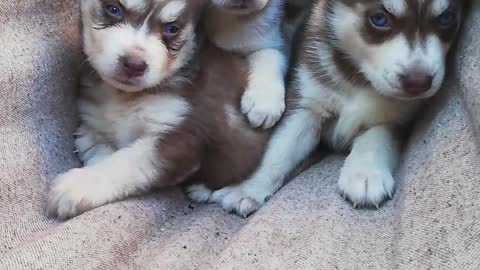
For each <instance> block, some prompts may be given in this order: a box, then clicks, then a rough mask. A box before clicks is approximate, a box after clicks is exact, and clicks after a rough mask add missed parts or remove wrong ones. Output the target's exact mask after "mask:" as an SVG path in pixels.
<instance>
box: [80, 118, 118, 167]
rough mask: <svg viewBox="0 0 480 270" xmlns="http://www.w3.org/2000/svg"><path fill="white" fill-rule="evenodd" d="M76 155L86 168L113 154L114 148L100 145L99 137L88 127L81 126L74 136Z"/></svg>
mask: <svg viewBox="0 0 480 270" xmlns="http://www.w3.org/2000/svg"><path fill="white" fill-rule="evenodd" d="M74 136H75V153H77V155H78V158H79V159H80V160H81V161H82V162H83V164H85V165H86V166H90V165H93V164H96V163H98V162H99V161H101V160H103V159H104V158H105V157H107V156H110V155H112V154H113V152H114V150H113V148H112V147H110V146H109V145H106V144H102V143H100V140H99V137H98V135H95V133H94V132H92V131H91V130H89V128H88V127H87V126H84V125H82V126H80V127H79V128H78V129H77V131H76V132H75V134H74Z"/></svg>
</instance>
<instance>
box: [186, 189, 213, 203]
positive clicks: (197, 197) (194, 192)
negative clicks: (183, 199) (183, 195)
mask: <svg viewBox="0 0 480 270" xmlns="http://www.w3.org/2000/svg"><path fill="white" fill-rule="evenodd" d="M186 192H187V195H188V197H189V198H190V199H191V200H192V201H194V202H196V203H205V202H208V200H209V199H210V196H211V195H212V191H211V190H210V189H209V188H207V187H206V186H205V185H191V186H189V187H187V190H186Z"/></svg>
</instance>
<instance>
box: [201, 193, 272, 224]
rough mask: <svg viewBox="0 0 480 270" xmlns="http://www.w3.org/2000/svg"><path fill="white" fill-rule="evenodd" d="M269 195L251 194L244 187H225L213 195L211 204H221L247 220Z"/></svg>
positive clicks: (228, 210)
mask: <svg viewBox="0 0 480 270" xmlns="http://www.w3.org/2000/svg"><path fill="white" fill-rule="evenodd" d="M268 197H269V195H264V194H261V193H258V192H257V193H255V192H249V191H248V190H247V189H245V188H243V187H242V186H232V187H225V188H222V189H220V190H217V191H215V192H213V193H212V195H211V196H210V202H213V203H217V204H219V205H220V206H221V207H222V208H223V209H225V210H226V211H227V212H235V213H237V214H238V215H240V216H242V217H244V218H246V217H248V216H249V215H250V214H252V213H253V212H255V211H257V210H258V209H259V208H260V207H261V206H262V205H263V204H264V203H265V201H266V200H267V199H268Z"/></svg>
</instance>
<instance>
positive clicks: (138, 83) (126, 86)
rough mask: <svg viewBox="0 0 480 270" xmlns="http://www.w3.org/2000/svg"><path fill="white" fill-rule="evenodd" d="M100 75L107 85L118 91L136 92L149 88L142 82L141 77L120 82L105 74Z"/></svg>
mask: <svg viewBox="0 0 480 270" xmlns="http://www.w3.org/2000/svg"><path fill="white" fill-rule="evenodd" d="M101 77H102V79H103V80H104V81H105V82H106V83H108V84H109V85H111V86H113V87H114V88H116V89H118V90H120V91H123V92H127V93H137V92H141V91H143V90H145V89H147V88H149V87H148V86H146V85H144V84H143V83H142V79H140V78H139V79H133V80H129V81H124V82H122V81H118V80H115V79H112V78H109V77H106V76H101Z"/></svg>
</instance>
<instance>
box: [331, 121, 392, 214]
mask: <svg viewBox="0 0 480 270" xmlns="http://www.w3.org/2000/svg"><path fill="white" fill-rule="evenodd" d="M398 152H399V151H398V145H397V143H396V142H395V140H394V139H393V137H392V134H391V131H390V130H388V128H386V127H383V126H377V127H373V128H371V129H369V130H367V131H366V132H365V133H363V134H362V135H360V136H358V137H357V138H356V139H355V141H354V142H353V147H352V151H351V152H350V155H349V156H348V157H347V159H346V160H345V164H344V166H343V168H342V170H341V172H340V178H339V181H338V188H339V190H340V192H341V193H342V194H343V196H344V198H345V197H348V198H349V199H350V200H351V201H352V202H353V204H354V205H353V206H354V207H357V206H363V205H366V204H368V205H374V206H376V207H377V208H378V207H379V205H380V203H381V202H382V201H383V200H384V199H385V197H387V196H388V197H390V198H391V197H392V194H393V188H394V180H393V176H392V173H393V170H394V169H395V167H396V165H397V162H398Z"/></svg>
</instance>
